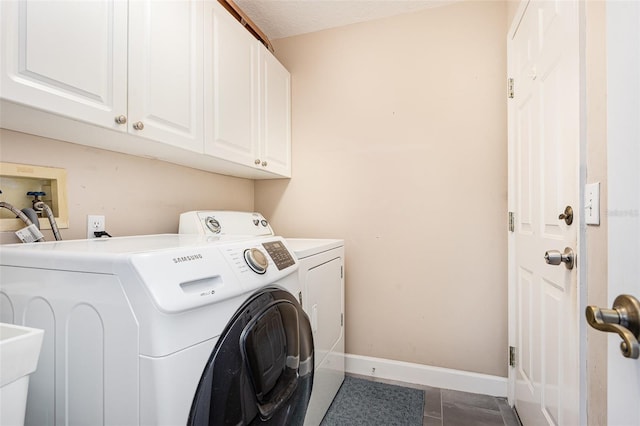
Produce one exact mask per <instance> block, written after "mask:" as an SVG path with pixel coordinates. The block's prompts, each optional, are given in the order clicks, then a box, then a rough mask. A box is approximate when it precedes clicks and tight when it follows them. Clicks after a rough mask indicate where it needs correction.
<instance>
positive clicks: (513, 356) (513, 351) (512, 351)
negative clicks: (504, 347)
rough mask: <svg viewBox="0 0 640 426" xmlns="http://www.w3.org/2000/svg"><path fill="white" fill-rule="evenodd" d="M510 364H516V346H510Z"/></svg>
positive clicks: (513, 365) (512, 365) (511, 365)
mask: <svg viewBox="0 0 640 426" xmlns="http://www.w3.org/2000/svg"><path fill="white" fill-rule="evenodd" d="M509 366H510V367H515V366H516V348H515V346H509Z"/></svg>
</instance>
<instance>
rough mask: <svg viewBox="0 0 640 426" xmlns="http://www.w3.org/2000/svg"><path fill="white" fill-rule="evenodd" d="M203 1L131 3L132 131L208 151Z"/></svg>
mask: <svg viewBox="0 0 640 426" xmlns="http://www.w3.org/2000/svg"><path fill="white" fill-rule="evenodd" d="M202 7H203V4H202V2H201V1H176V0H173V1H157V0H135V1H131V2H129V114H128V115H129V120H128V126H129V132H131V133H134V134H136V135H138V136H142V137H145V138H149V139H153V140H156V141H160V142H163V143H167V144H172V145H176V146H179V147H182V148H186V149H190V150H193V151H196V152H200V153H201V152H202V150H203V140H204V139H203V118H204V115H203V87H204V86H203V84H204V80H203V60H202V41H203V33H202V29H203V27H202V24H203V19H202Z"/></svg>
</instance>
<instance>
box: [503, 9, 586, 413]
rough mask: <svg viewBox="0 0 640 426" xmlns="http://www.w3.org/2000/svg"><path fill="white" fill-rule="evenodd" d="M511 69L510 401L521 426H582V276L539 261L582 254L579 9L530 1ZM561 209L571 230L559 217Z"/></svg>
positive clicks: (512, 45) (511, 44) (511, 42)
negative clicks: (568, 210)
mask: <svg viewBox="0 0 640 426" xmlns="http://www.w3.org/2000/svg"><path fill="white" fill-rule="evenodd" d="M509 61H510V76H511V77H513V78H514V81H515V87H514V89H515V93H514V98H513V99H512V100H510V103H509V126H510V138H511V139H512V140H510V150H511V151H512V152H511V154H510V155H511V159H512V161H513V164H512V165H511V168H510V169H511V172H512V176H511V177H510V179H511V182H512V183H511V188H512V190H511V191H512V192H511V194H510V205H511V208H512V209H513V210H514V211H515V228H514V236H513V238H511V245H510V249H511V250H512V251H513V254H512V255H513V259H515V264H514V265H513V266H512V267H511V268H510V292H511V293H512V295H511V297H510V300H511V301H512V306H511V309H512V310H513V312H514V318H515V322H514V323H512V324H511V326H512V327H515V333H513V334H512V335H513V336H514V340H515V341H514V342H513V343H512V345H514V346H516V353H517V357H516V366H515V371H513V372H512V374H515V397H514V402H515V407H516V409H517V411H518V414H519V415H520V418H521V420H522V422H523V424H525V425H527V426H529V425H538V424H540V425H547V424H551V425H572V424H579V393H580V384H579V365H580V363H579V319H580V318H581V312H579V299H578V277H577V270H578V269H577V268H576V267H574V268H573V269H568V268H566V267H565V265H564V264H561V265H557V266H555V265H548V264H547V263H546V262H545V259H544V254H545V252H547V251H549V250H557V251H560V252H563V251H564V249H565V247H570V248H572V249H573V250H574V252H575V253H576V255H577V254H578V253H577V248H578V241H577V236H578V229H579V223H580V205H581V204H580V202H579V67H578V65H579V63H578V7H577V2H576V1H566V0H558V1H530V2H529V3H528V5H527V7H526V10H525V11H524V16H523V18H522V20H521V22H520V25H519V26H518V27H517V29H516V31H515V34H514V35H513V37H512V38H511V39H510V40H509ZM566 206H572V207H573V211H574V217H573V223H572V224H567V223H565V221H564V220H561V219H560V218H559V215H560V214H561V213H563V212H564V210H565V207H566ZM577 257H578V259H579V256H577Z"/></svg>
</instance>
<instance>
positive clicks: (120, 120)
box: [116, 115, 127, 124]
mask: <svg viewBox="0 0 640 426" xmlns="http://www.w3.org/2000/svg"><path fill="white" fill-rule="evenodd" d="M126 122H127V117H126V116H124V115H119V116H117V117H116V123H118V124H125V123H126Z"/></svg>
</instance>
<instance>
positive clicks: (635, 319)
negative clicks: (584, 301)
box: [585, 294, 640, 359]
mask: <svg viewBox="0 0 640 426" xmlns="http://www.w3.org/2000/svg"><path fill="white" fill-rule="evenodd" d="M585 316H586V317H587V322H588V323H589V325H590V326H591V327H593V328H595V329H596V330H600V331H606V332H608V333H618V335H619V336H620V337H621V338H622V342H621V343H620V350H621V351H622V355H624V356H625V357H626V358H634V359H638V357H639V356H640V344H639V343H638V339H640V302H639V301H638V299H636V298H635V297H633V296H630V295H628V294H621V295H620V296H618V297H616V299H615V300H614V301H613V309H601V308H598V307H597V306H587V309H586V311H585Z"/></svg>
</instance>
